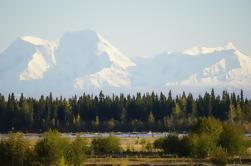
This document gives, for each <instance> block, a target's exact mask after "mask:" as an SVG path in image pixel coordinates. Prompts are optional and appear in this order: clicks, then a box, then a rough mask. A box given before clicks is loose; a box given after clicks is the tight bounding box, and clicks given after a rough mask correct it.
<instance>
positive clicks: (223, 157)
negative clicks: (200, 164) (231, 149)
mask: <svg viewBox="0 0 251 166" xmlns="http://www.w3.org/2000/svg"><path fill="white" fill-rule="evenodd" d="M227 162H228V154H227V151H226V150H225V149H223V148H221V147H217V148H216V149H215V151H214V154H213V157H212V163H213V164H214V165H218V166H224V165H227Z"/></svg>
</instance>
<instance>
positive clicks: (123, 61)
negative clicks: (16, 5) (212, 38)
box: [0, 30, 251, 96]
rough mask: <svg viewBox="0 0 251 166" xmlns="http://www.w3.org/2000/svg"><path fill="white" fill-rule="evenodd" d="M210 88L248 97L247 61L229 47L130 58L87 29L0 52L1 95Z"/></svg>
mask: <svg viewBox="0 0 251 166" xmlns="http://www.w3.org/2000/svg"><path fill="white" fill-rule="evenodd" d="M211 88H215V89H216V90H222V89H227V90H230V91H236V90H239V89H243V90H245V91H246V93H248V94H247V95H250V96H251V93H250V92H251V57H250V56H248V55H245V54H243V53H241V51H239V50H238V49H237V48H236V47H235V46H234V45H233V44H232V43H227V44H226V45H225V46H223V47H217V48H208V47H194V48H191V49H188V50H185V51H183V52H180V53H178V52H175V53H169V52H168V53H161V54H158V55H155V56H153V57H149V58H140V57H137V58H134V59H133V60H131V59H130V58H129V57H127V56H126V55H124V54H123V53H121V52H120V51H119V50H118V49H117V48H115V47H114V46H112V45H111V44H110V43H109V42H108V41H107V40H106V39H104V38H103V37H102V36H101V35H100V34H98V33H96V32H94V31H91V30H85V31H80V32H68V33H65V34H64V35H63V36H62V37H61V38H60V39H59V40H58V41H57V42H51V41H47V40H44V39H40V38H37V37H32V36H24V37H20V38H18V39H17V40H16V41H14V42H13V43H12V44H11V45H10V46H9V47H8V48H7V49H6V50H5V51H4V52H3V53H2V54H0V92H1V93H5V94H7V93H10V92H15V93H17V94H19V93H22V92H23V93H24V94H25V95H29V96H37V95H40V94H48V93H49V92H53V93H54V94H56V95H64V96H71V95H74V94H82V93H84V92H87V93H96V92H99V91H100V90H103V91H105V92H106V93H113V92H114V93H119V92H126V93H130V92H136V91H142V92H146V91H153V90H154V91H164V92H165V91H168V90H169V89H172V90H173V91H177V92H180V91H183V90H185V91H189V92H194V93H198V92H204V91H205V90H210V89H211Z"/></svg>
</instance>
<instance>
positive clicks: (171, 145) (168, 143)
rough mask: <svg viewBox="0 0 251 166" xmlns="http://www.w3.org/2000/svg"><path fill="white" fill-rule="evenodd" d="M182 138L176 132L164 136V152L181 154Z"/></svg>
mask: <svg viewBox="0 0 251 166" xmlns="http://www.w3.org/2000/svg"><path fill="white" fill-rule="evenodd" d="M179 146H180V140H179V137H178V136H177V135H175V134H171V135H168V136H167V137H165V138H164V140H163V143H162V148H163V150H164V152H166V153H169V154H179V151H180V149H179V148H180V147H179Z"/></svg>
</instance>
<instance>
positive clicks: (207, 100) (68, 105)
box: [0, 89, 251, 132]
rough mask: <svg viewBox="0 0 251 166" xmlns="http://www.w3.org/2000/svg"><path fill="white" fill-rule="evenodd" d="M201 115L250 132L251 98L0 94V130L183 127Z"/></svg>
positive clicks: (212, 95)
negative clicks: (236, 124)
mask: <svg viewBox="0 0 251 166" xmlns="http://www.w3.org/2000/svg"><path fill="white" fill-rule="evenodd" d="M201 117H214V118H216V119H219V120H221V121H228V122H236V123H238V124H241V125H242V126H243V127H244V129H246V130H250V129H249V128H250V127H249V126H250V124H249V122H250V121H251V100H249V99H247V98H244V95H243V91H242V90H241V92H240V94H235V93H228V92H227V91H223V92H222V95H216V94H215V92H214V90H213V89H212V90H211V92H210V93H208V92H206V93H205V94H204V95H199V96H198V97H196V98H195V97H193V95H192V94H191V93H189V94H188V95H186V94H185V93H184V92H183V94H182V95H177V96H172V92H171V91H169V93H168V94H167V95H165V94H163V93H155V92H152V93H144V94H142V93H137V94H136V95H127V96H125V95H124V94H120V95H112V96H109V95H104V93H103V92H102V91H101V92H100V93H99V95H90V94H83V95H82V96H79V97H77V96H73V97H72V98H69V99H66V98H63V97H56V98H54V97H53V95H52V93H50V94H49V95H48V96H43V95H42V96H41V97H40V98H38V99H36V98H31V97H25V96H24V95H23V94H21V95H20V97H16V96H15V94H13V93H12V94H9V95H8V98H6V97H5V96H4V95H1V94H0V132H8V131H22V132H44V131H48V130H49V129H57V130H59V131H61V132H77V131H95V132H96V131H100V132H105V131H149V130H151V131H186V130H189V129H190V128H191V126H193V125H194V124H195V123H196V122H197V121H198V119H199V118H201Z"/></svg>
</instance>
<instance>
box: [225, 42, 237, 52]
mask: <svg viewBox="0 0 251 166" xmlns="http://www.w3.org/2000/svg"><path fill="white" fill-rule="evenodd" d="M225 49H226V50H236V49H237V48H236V47H235V45H234V44H233V43H232V42H228V43H227V44H226V45H225Z"/></svg>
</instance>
